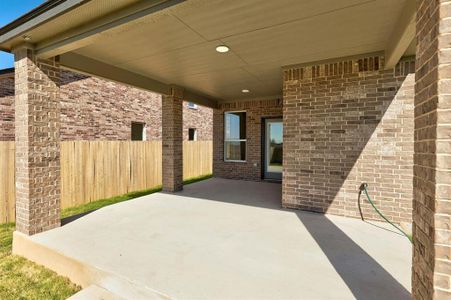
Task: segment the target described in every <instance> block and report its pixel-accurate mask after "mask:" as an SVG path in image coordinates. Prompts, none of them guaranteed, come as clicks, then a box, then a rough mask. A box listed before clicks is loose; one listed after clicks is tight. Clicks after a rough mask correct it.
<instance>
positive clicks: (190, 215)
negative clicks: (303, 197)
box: [14, 178, 412, 299]
mask: <svg viewBox="0 0 451 300" xmlns="http://www.w3.org/2000/svg"><path fill="white" fill-rule="evenodd" d="M280 189H281V186H280V185H279V184H276V183H257V182H245V181H234V180H225V179H216V178H215V179H210V180H206V181H203V182H199V183H195V184H191V185H188V186H185V190H184V191H182V192H179V193H176V194H164V193H156V194H153V195H149V196H145V197H141V198H137V199H134V200H131V201H128V202H123V203H120V204H116V205H113V206H109V207H105V208H103V209H100V210H98V211H96V212H93V213H91V214H88V215H86V216H84V217H83V218H80V219H78V220H75V221H73V222H71V223H69V224H67V225H65V226H63V227H61V228H57V229H54V230H51V231H48V232H44V233H41V234H38V235H35V236H32V237H25V236H21V237H20V238H17V239H16V241H15V245H14V248H15V249H14V251H15V252H16V253H18V254H20V255H23V256H26V257H28V258H30V259H32V260H34V261H36V262H38V263H42V264H44V265H47V266H49V267H50V268H53V269H56V271H57V272H59V273H62V274H63V275H66V276H69V277H70V278H71V279H72V280H74V281H75V282H77V283H80V284H82V285H83V286H84V287H87V286H89V285H91V284H96V285H98V286H100V287H101V288H103V289H106V290H108V291H111V292H113V293H115V294H116V295H118V296H120V297H123V298H128V299H146V298H152V299H154V298H160V299H161V298H177V299H353V298H357V299H409V298H410V292H409V291H410V273H411V257H412V255H411V244H410V242H409V241H408V240H407V239H406V238H404V237H403V236H401V235H399V234H397V233H394V232H392V231H390V230H388V229H387V228H388V227H386V226H385V225H384V224H382V223H376V222H374V223H373V224H370V223H367V222H363V221H361V220H357V219H351V218H344V217H336V216H324V215H320V214H313V213H307V212H301V211H294V210H285V209H281V208H280V197H281V196H280V193H281V190H280ZM33 247H35V248H36V247H37V248H39V249H41V250H40V251H41V252H40V251H37V252H36V251H32V250H31V249H33ZM33 253H34V254H33ZM53 257H58V259H56V261H58V264H55V263H54V261H55V259H53ZM65 260H67V261H70V264H69V265H68V267H66V268H64V267H62V266H61V265H62V264H64V263H65ZM80 278H81V279H80Z"/></svg>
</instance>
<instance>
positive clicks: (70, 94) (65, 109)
mask: <svg viewBox="0 0 451 300" xmlns="http://www.w3.org/2000/svg"><path fill="white" fill-rule="evenodd" d="M13 77H14V74H11V75H10V76H7V75H3V76H0V108H1V111H0V124H1V129H0V140H14V105H13V104H14V96H13V95H14V80H13ZM61 82H62V85H61V89H60V98H61V140H129V139H130V134H131V122H142V123H146V128H147V140H160V139H161V95H158V94H155V93H151V92H147V91H143V90H140V89H136V88H132V87H129V86H126V85H122V84H118V83H114V82H110V81H106V80H103V79H99V78H95V77H87V76H84V75H81V74H77V73H73V72H69V71H63V72H62V74H61ZM183 114H184V116H183V119H184V122H183V137H184V139H185V140H187V139H188V128H196V129H197V137H198V140H212V134H213V128H212V127H213V125H212V123H213V110H212V109H210V108H207V107H203V106H198V108H197V109H190V108H188V103H187V102H184V103H183Z"/></svg>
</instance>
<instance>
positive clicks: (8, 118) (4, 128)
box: [0, 74, 14, 141]
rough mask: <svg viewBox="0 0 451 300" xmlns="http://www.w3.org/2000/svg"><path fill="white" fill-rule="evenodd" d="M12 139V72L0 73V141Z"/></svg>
mask: <svg viewBox="0 0 451 300" xmlns="http://www.w3.org/2000/svg"><path fill="white" fill-rule="evenodd" d="M13 140H14V74H5V75H0V141H13Z"/></svg>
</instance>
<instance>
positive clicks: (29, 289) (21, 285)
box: [0, 175, 211, 300]
mask: <svg viewBox="0 0 451 300" xmlns="http://www.w3.org/2000/svg"><path fill="white" fill-rule="evenodd" d="M208 178H211V175H206V176H200V177H196V178H191V179H188V180H185V181H184V182H183V184H190V183H194V182H197V181H201V180H205V179H208ZM159 191H161V187H155V188H153V189H149V190H144V191H138V192H132V193H128V194H125V195H121V196H117V197H112V198H109V199H102V200H98V201H94V202H91V203H87V204H83V205H80V206H77V207H72V208H67V209H64V210H63V211H62V212H61V217H62V218H66V217H70V216H74V215H78V214H82V213H87V212H90V211H93V210H96V209H99V208H102V207H104V206H108V205H111V204H115V203H119V202H123V201H127V200H130V199H133V198H137V197H141V196H144V195H149V194H152V193H155V192H159ZM14 227H15V225H14V223H9V224H1V225H0V299H1V300H17V299H39V300H41V299H49V300H50V299H51V300H58V299H66V298H68V297H70V296H71V295H73V294H75V293H76V292H77V291H79V290H80V287H78V286H76V285H74V284H73V283H71V282H70V281H69V280H68V279H66V278H64V277H61V276H58V275H57V274H56V273H55V272H52V271H50V270H48V269H46V268H44V267H42V266H39V265H37V264H35V263H33V262H31V261H29V260H26V259H25V258H22V257H19V256H15V255H12V254H11V250H12V241H13V231H14Z"/></svg>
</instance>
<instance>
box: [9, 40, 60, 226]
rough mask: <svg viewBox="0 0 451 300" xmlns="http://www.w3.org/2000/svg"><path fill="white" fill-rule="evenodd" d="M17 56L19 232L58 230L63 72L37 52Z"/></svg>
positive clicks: (23, 50) (54, 61)
mask: <svg viewBox="0 0 451 300" xmlns="http://www.w3.org/2000/svg"><path fill="white" fill-rule="evenodd" d="M14 55H15V93H16V96H15V127H16V128H15V136H16V230H17V231H19V232H22V233H25V234H27V235H33V234H35V233H39V232H42V231H46V230H49V229H52V228H55V227H58V226H60V146H59V128H60V103H59V83H58V82H59V77H60V68H59V63H58V60H57V59H49V60H39V59H37V58H36V57H35V56H34V54H33V50H31V49H27V48H26V47H21V48H17V49H16V50H15V51H14Z"/></svg>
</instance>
